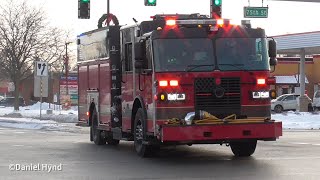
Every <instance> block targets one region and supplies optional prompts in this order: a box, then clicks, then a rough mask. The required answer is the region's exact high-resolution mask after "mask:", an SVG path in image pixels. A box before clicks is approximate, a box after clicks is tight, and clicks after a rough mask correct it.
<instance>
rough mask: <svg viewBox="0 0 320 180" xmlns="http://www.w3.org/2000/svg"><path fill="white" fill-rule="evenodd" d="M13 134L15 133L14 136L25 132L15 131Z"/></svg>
mask: <svg viewBox="0 0 320 180" xmlns="http://www.w3.org/2000/svg"><path fill="white" fill-rule="evenodd" d="M13 133H16V134H24V133H26V132H23V131H16V132H13Z"/></svg>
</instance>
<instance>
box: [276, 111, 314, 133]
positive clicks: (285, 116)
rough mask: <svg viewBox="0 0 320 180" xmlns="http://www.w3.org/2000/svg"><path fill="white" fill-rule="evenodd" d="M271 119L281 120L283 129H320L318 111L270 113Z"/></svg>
mask: <svg viewBox="0 0 320 180" xmlns="http://www.w3.org/2000/svg"><path fill="white" fill-rule="evenodd" d="M272 119H274V120H277V121H282V126H283V128H284V129H320V113H319V112H314V113H309V112H293V111H289V112H283V113H281V114H272Z"/></svg>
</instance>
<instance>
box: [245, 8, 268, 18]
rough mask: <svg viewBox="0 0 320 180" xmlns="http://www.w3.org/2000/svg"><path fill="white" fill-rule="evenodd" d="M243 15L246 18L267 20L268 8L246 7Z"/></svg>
mask: <svg viewBox="0 0 320 180" xmlns="http://www.w3.org/2000/svg"><path fill="white" fill-rule="evenodd" d="M243 14H244V17H245V18H267V17H268V7H244V8H243Z"/></svg>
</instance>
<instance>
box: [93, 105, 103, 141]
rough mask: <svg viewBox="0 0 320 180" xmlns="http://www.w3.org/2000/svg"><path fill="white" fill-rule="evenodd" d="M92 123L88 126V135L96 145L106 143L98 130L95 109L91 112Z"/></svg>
mask: <svg viewBox="0 0 320 180" xmlns="http://www.w3.org/2000/svg"><path fill="white" fill-rule="evenodd" d="M91 119H92V125H91V127H90V136H91V138H92V140H93V142H94V143H95V144H96V145H104V144H106V139H105V138H104V137H102V136H101V132H102V131H101V130H99V129H98V128H97V127H98V115H97V111H96V109H94V110H93V112H92V117H91Z"/></svg>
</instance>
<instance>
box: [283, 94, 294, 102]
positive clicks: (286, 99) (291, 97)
mask: <svg viewBox="0 0 320 180" xmlns="http://www.w3.org/2000/svg"><path fill="white" fill-rule="evenodd" d="M291 100H295V97H294V96H292V95H291V96H288V97H286V98H285V99H284V101H291Z"/></svg>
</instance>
